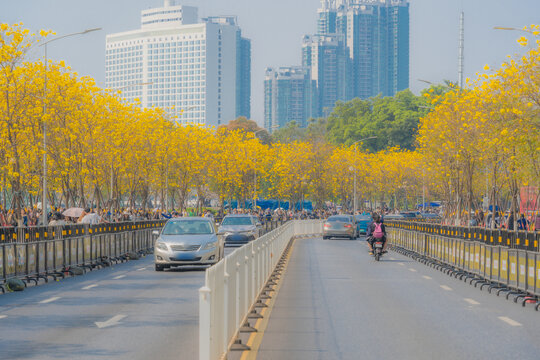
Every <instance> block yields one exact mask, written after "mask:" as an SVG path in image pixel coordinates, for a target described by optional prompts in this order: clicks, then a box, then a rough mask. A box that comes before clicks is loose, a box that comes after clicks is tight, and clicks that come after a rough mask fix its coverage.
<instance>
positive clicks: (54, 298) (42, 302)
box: [39, 296, 60, 304]
mask: <svg viewBox="0 0 540 360" xmlns="http://www.w3.org/2000/svg"><path fill="white" fill-rule="evenodd" d="M58 299H60V296H55V297H52V298H49V299H47V300H43V301H40V302H39V303H40V304H48V303H51V302H53V301H56V300H58Z"/></svg>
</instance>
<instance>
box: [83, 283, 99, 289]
mask: <svg viewBox="0 0 540 360" xmlns="http://www.w3.org/2000/svg"><path fill="white" fill-rule="evenodd" d="M96 286H98V284H92V285H88V286H85V287H83V288H82V289H83V290H90V289H91V288H95V287H96Z"/></svg>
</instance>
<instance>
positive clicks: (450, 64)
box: [0, 0, 540, 125]
mask: <svg viewBox="0 0 540 360" xmlns="http://www.w3.org/2000/svg"><path fill="white" fill-rule="evenodd" d="M409 2H410V81H409V86H410V89H411V90H412V91H413V92H414V93H417V94H418V93H419V91H420V90H422V89H423V88H425V87H426V86H429V85H428V84H427V83H425V82H422V81H419V80H418V79H422V80H426V81H430V82H432V83H438V82H442V81H443V80H451V81H456V80H457V77H458V75H457V72H458V43H459V14H460V12H461V11H464V12H465V77H471V78H474V77H475V74H476V73H478V72H482V71H483V67H484V65H486V64H487V65H489V66H490V67H492V68H493V67H495V68H497V67H499V66H500V64H501V63H502V62H504V61H505V60H506V56H507V55H516V54H523V53H524V52H525V50H526V49H524V48H522V47H520V46H519V45H518V44H517V42H516V39H517V38H519V37H520V36H521V35H522V34H523V33H520V32H517V31H504V30H495V29H493V28H494V27H495V26H503V27H515V28H522V27H523V26H525V25H530V24H540V0H513V1H510V0H409ZM176 4H182V5H191V6H198V7H199V16H200V17H206V16H216V15H237V16H238V22H239V25H240V27H241V29H242V33H243V36H245V37H247V38H250V39H251V40H252V73H251V78H252V90H251V92H252V94H251V110H252V111H251V114H252V115H251V117H252V119H253V120H255V121H257V122H258V123H259V125H262V124H263V122H264V86H263V85H264V71H265V68H267V67H276V66H290V65H300V63H301V39H302V36H303V35H305V34H310V33H314V32H316V25H317V9H318V8H319V6H320V0H266V1H262V0H176ZM162 5H163V0H0V22H2V23H18V22H22V23H23V24H24V25H25V27H26V28H28V29H30V30H32V31H38V30H40V29H50V30H53V31H54V32H56V33H57V34H58V35H62V34H69V33H73V32H79V31H82V30H84V29H88V28H96V27H101V28H103V30H101V31H98V32H94V33H90V34H88V35H85V36H80V37H73V38H67V39H64V40H61V41H58V42H56V43H54V44H51V45H50V46H49V47H48V56H49V58H50V59H53V60H64V61H65V62H66V64H68V65H69V66H70V67H71V68H72V69H73V70H74V71H76V72H77V73H79V74H80V75H89V76H92V77H93V78H95V79H96V81H97V83H98V85H100V86H104V85H105V84H104V82H105V35H107V34H110V33H115V32H121V31H128V30H134V29H137V28H139V27H140V11H141V10H144V9H148V8H154V7H161V6H162ZM40 51H41V50H40ZM31 56H32V57H35V58H37V57H41V56H43V54H42V53H40V52H38V51H37V50H36V51H35V52H34V53H32V54H31Z"/></svg>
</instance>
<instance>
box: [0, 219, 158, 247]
mask: <svg viewBox="0 0 540 360" xmlns="http://www.w3.org/2000/svg"><path fill="white" fill-rule="evenodd" d="M165 222H166V220H148V221H129V222H120V223H104V224H96V225H89V224H69V225H60V226H30V227H4V228H0V243H24V242H33V241H42V240H57V239H63V238H69V237H78V236H83V235H88V234H103V233H115V232H121V231H127V230H136V229H146V228H153V227H156V226H157V227H161V226H163V224H165Z"/></svg>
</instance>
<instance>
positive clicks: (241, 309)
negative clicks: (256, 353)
mask: <svg viewBox="0 0 540 360" xmlns="http://www.w3.org/2000/svg"><path fill="white" fill-rule="evenodd" d="M320 233H322V222H321V221H320V220H294V221H290V222H287V223H286V224H285V225H283V226H281V227H279V228H277V229H275V230H272V231H271V232H269V233H267V234H265V235H263V236H261V237H260V238H258V239H256V240H254V241H251V242H249V243H247V244H246V245H244V246H242V247H240V248H238V249H236V250H235V251H234V252H233V253H231V254H230V255H228V256H226V257H225V258H224V259H223V260H221V261H220V262H219V263H217V264H216V265H214V266H212V267H211V268H209V269H207V270H206V280H205V286H203V287H202V288H200V289H199V359H201V360H214V359H219V358H221V357H223V356H224V355H225V354H226V353H227V351H228V349H229V347H230V346H231V344H232V342H233V341H234V339H235V338H236V336H237V334H238V331H239V329H240V327H241V326H242V324H244V323H245V321H246V319H247V316H248V314H249V313H250V311H251V310H252V309H253V306H254V304H255V301H256V300H257V298H258V295H259V294H260V293H261V291H262V290H263V288H264V286H265V284H266V283H267V281H268V279H269V278H270V275H271V273H272V271H273V270H274V268H275V267H276V265H277V263H278V261H279V259H280V257H281V255H282V254H283V252H284V250H285V248H286V247H287V245H288V244H289V242H290V240H291V239H292V238H293V237H295V236H298V235H304V234H305V235H307V234H320Z"/></svg>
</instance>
